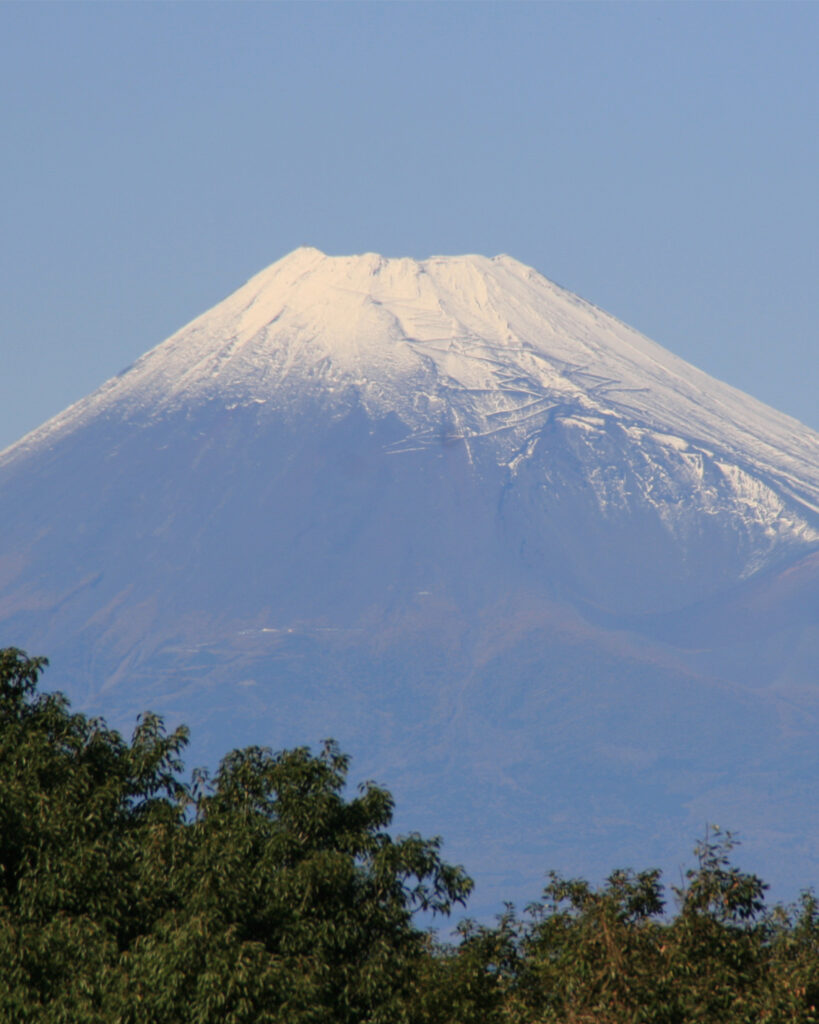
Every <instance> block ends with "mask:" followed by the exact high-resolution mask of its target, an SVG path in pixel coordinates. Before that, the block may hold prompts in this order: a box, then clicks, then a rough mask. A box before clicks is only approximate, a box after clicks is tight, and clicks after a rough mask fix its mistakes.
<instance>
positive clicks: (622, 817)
mask: <svg viewBox="0 0 819 1024" xmlns="http://www.w3.org/2000/svg"><path fill="white" fill-rule="evenodd" d="M0 521H1V522H2V523H3V527H4V529H3V534H2V537H0V624H2V626H3V633H4V636H5V637H6V639H7V642H8V643H15V644H17V645H18V646H24V647H27V648H28V649H30V650H31V651H33V652H34V653H46V654H49V655H51V656H52V659H53V660H54V662H55V668H56V672H57V674H59V673H60V672H62V673H64V677H65V681H64V682H62V681H61V685H63V686H64V687H65V688H67V689H69V691H71V692H73V693H74V694H75V695H78V694H79V695H81V696H82V698H83V700H84V701H85V702H86V706H87V707H89V708H93V709H94V710H100V711H104V712H106V713H108V714H113V715H115V716H116V715H120V716H122V717H123V718H126V717H127V716H128V715H129V714H131V713H132V712H133V711H135V710H141V709H142V708H143V707H145V706H148V705H153V706H154V707H155V708H156V709H157V710H160V711H164V712H166V713H167V714H168V715H169V716H170V717H172V718H176V717H179V718H182V719H183V720H188V721H190V722H191V723H192V724H193V726H194V728H195V730H196V729H197V728H200V729H201V730H202V732H203V734H204V735H203V744H204V745H203V750H205V751H206V752H208V753H209V752H211V751H212V749H213V748H215V749H219V750H221V749H223V747H224V745H225V742H226V741H227V740H228V739H229V740H230V741H231V742H236V743H244V742H249V741H250V740H251V739H253V740H259V741H260V742H271V743H273V744H274V745H292V744H294V743H301V742H310V741H316V740H318V739H320V738H321V737H322V736H325V735H335V736H337V737H338V738H339V739H340V740H341V741H342V743H343V744H345V743H346V745H347V746H348V747H350V748H351V749H352V752H353V753H354V754H356V755H358V756H359V757H362V758H364V760H365V763H366V764H367V765H370V766H371V767H372V772H373V774H375V775H377V776H378V777H382V778H384V781H386V782H388V783H390V784H392V786H393V788H394V789H395V790H396V792H397V794H398V796H399V799H400V798H401V797H402V793H403V792H406V793H408V794H410V800H409V806H410V810H411V809H412V801H413V800H415V801H416V804H417V805H420V806H422V807H427V804H426V803H425V801H428V797H429V793H430V791H431V787H439V788H440V792H441V797H440V802H441V807H442V808H445V811H444V814H443V817H444V819H445V820H444V821H442V822H440V823H438V821H437V819H436V818H434V816H433V820H431V821H428V822H427V823H426V824H424V828H427V827H431V828H432V829H433V830H437V831H442V832H444V833H445V834H448V833H449V832H450V827H449V825H450V822H455V823H456V824H455V826H454V827H455V831H456V838H457V841H458V842H460V843H461V844H462V846H463V848H464V850H466V851H467V852H465V853H464V854H463V856H464V858H465V859H466V860H467V863H468V866H470V867H471V866H473V865H474V862H470V854H469V850H470V849H471V848H472V847H470V844H472V846H473V847H474V845H475V835H476V832H475V829H478V831H479V832H480V831H481V829H483V828H484V825H480V826H479V825H476V824H475V818H474V813H479V812H477V811H474V813H473V811H470V808H473V810H474V798H473V797H470V796H469V795H468V793H467V790H469V789H470V787H471V786H474V785H477V784H478V782H480V784H481V785H483V786H484V787H485V792H486V793H487V794H488V795H487V800H488V805H487V806H488V807H489V808H490V809H489V810H488V811H486V812H485V814H486V815H488V816H487V817H486V822H485V827H486V828H488V829H489V831H490V832H491V833H492V834H493V837H494V838H493V839H492V842H493V843H498V842H500V843H501V845H503V840H502V839H498V838H497V836H496V835H495V833H496V832H497V826H498V823H499V822H500V821H505V822H506V825H505V826H504V828H506V829H507V832H508V835H509V836H512V835H516V834H518V833H519V832H520V830H521V829H522V828H523V827H524V826H523V823H524V821H525V819H526V818H527V816H529V815H531V814H533V813H534V814H537V815H539V816H540V820H541V821H542V823H543V829H544V830H545V833H548V832H549V828H548V827H547V826H548V824H549V822H551V823H552V825H553V827H554V828H553V833H554V834H553V835H552V839H551V841H552V842H553V843H554V844H555V849H557V850H559V849H563V848H564V847H565V848H566V849H568V846H567V845H566V844H570V843H571V841H572V838H571V829H568V831H567V828H568V826H567V825H566V822H574V825H575V827H576V828H579V829H580V832H581V833H582V834H584V835H586V836H587V839H588V835H589V830H591V834H593V835H594V836H596V837H597V838H598V840H599V841H600V843H603V842H604V839H605V837H606V836H607V835H608V834H609V833H607V831H606V829H607V827H608V826H606V825H605V821H606V820H608V817H607V813H608V812H607V811H605V810H604V808H603V806H602V804H606V806H609V809H611V807H612V806H616V807H619V808H620V809H619V810H618V811H617V812H616V813H615V814H614V816H615V818H616V819H617V822H618V823H619V824H617V825H616V826H612V828H614V829H615V831H617V830H618V829H621V828H622V829H626V831H628V830H629V829H632V830H634V829H636V830H637V832H636V833H635V834H637V833H639V830H640V829H641V828H644V827H648V826H647V825H646V821H647V817H646V816H647V815H648V814H649V808H650V813H651V815H654V816H656V815H657V814H659V815H660V816H661V818H662V819H663V820H664V821H666V822H667V828H666V832H665V833H664V832H663V829H662V828H660V829H659V833H658V832H657V830H656V829H655V831H654V832H653V833H652V834H663V835H665V834H666V833H669V830H671V831H673V830H674V829H677V830H678V829H679V821H680V816H681V815H682V816H683V817H684V816H685V814H688V813H689V811H690V808H692V807H696V809H697V810H696V814H697V815H699V814H700V812H702V813H706V812H707V814H706V816H710V815H711V809H712V807H713V804H709V803H708V802H707V801H705V802H703V800H704V797H703V793H705V792H708V791H709V786H710V787H711V790H710V791H712V792H718V793H721V794H723V796H721V797H719V799H715V803H716V804H717V805H718V806H716V807H713V814H714V816H716V815H718V814H720V813H721V812H720V807H721V806H722V805H721V804H720V800H722V801H723V803H724V802H725V800H724V799H723V797H724V794H725V793H727V792H729V791H730V792H732V793H733V792H734V791H733V790H731V789H730V786H728V778H729V776H733V783H732V784H736V782H737V778H736V776H737V773H738V772H739V771H741V766H742V765H745V766H746V767H747V765H749V764H750V763H751V762H752V761H753V763H754V764H756V765H763V766H764V770H765V771H766V772H768V773H769V775H768V776H767V777H770V778H772V777H774V776H775V775H776V772H778V771H780V770H784V769H783V766H784V764H785V760H786V756H787V757H791V758H796V760H797V761H798V758H799V756H801V755H800V754H799V753H798V751H799V750H801V749H802V748H801V747H800V744H801V743H802V742H803V740H802V739H801V738H800V737H803V735H807V734H806V733H804V730H805V728H806V727H807V724H808V723H810V722H812V721H813V718H814V717H815V716H816V707H817V705H816V701H815V689H813V687H815V679H811V678H809V673H808V672H807V668H806V667H807V666H809V665H810V664H812V658H813V655H814V652H815V650H816V648H817V646H819V641H817V639H816V635H815V627H814V626H813V623H814V622H815V619H816V610H817V609H819V583H818V582H817V581H819V555H817V552H819V435H816V434H815V433H813V432H811V431H810V430H809V429H807V428H806V427H804V426H802V425H801V424H799V423H797V422H796V421H795V420H792V419H790V418H788V417H786V416H783V415H781V414H779V413H777V412H775V411H774V410H772V409H769V408H768V407H766V406H764V405H762V404H761V403H759V402H757V401H755V400H753V399H751V398H749V397H748V396H746V395H743V394H741V393H740V392H738V391H736V390H735V389H733V388H731V387H729V386H728V385H726V384H723V383H720V382H718V381H715V380H713V379H712V378H710V377H708V376H707V375H706V374H703V373H702V372H700V371H698V370H696V369H695V368H694V367H692V366H690V365H688V364H687V363H685V362H683V361H682V360H680V359H678V358H677V357H675V356H673V355H672V354H670V353H669V352H667V351H665V350H664V349H662V348H661V347H660V346H658V345H656V344H655V343H654V342H652V341H650V340H648V339H647V338H645V337H644V336H642V335H640V334H639V333H638V332H636V331H634V330H633V329H631V328H629V327H627V326H626V325H624V324H622V323H621V322H619V321H618V320H616V319H614V318H612V317H610V316H608V315H607V314H606V313H604V312H603V311H601V310H599V309H598V308H596V307H595V306H593V305H590V304H589V303H587V302H585V301H583V300H581V299H579V298H578V297H577V296H575V295H572V294H571V293H569V292H567V291H565V290H563V289H561V288H559V287H558V286H557V285H554V284H552V283H551V282H550V281H548V280H547V279H546V278H544V277H542V276H541V275H540V274H538V273H537V272H536V271H534V270H532V269H531V268H529V267H526V266H524V265H523V264H521V263H518V262H517V261H516V260H514V259H512V258H510V257H508V256H497V257H495V258H493V259H488V258H485V257H482V256H460V257H434V258H431V259H428V260H424V261H420V262H416V261H414V260H410V259H384V258H382V257H381V256H377V255H374V254H366V255H363V256H355V257H329V256H325V255H324V254H323V253H321V252H319V251H318V250H316V249H309V248H304V249H298V250H296V251H295V252H293V253H291V254H290V255H289V256H287V257H285V258H284V259H282V260H280V261H279V262H277V263H275V264H273V265H272V266H271V267H269V268H268V269H267V270H264V271H262V272H261V273H260V274H258V275H256V276H255V277H254V278H252V279H251V280H250V281H249V282H248V283H247V284H245V285H244V286H243V287H242V288H240V289H239V290H238V291H237V292H235V293H234V294H233V295H231V296H230V297H229V298H227V299H225V300H224V301H223V302H221V303H220V304H219V305H217V306H215V307H214V308H213V309H211V310H209V311H208V312H206V313H205V314H203V315H202V316H200V317H198V318H197V319H196V320H194V321H193V322H192V323H190V324H188V325H187V326H186V327H184V328H182V329H181V330H180V331H179V332H177V333H176V334H174V335H173V336H172V337H171V338H169V339H168V340H167V341H165V342H163V343H162V344H160V345H158V346H157V347H156V348H154V349H152V350H151V351H149V352H148V353H146V354H145V355H144V356H142V357H141V358H140V359H139V360H137V362H136V363H134V364H133V365H132V366H131V367H129V368H128V369H127V370H126V371H124V372H123V373H122V374H120V375H119V376H117V377H115V378H113V379H112V380H110V381H108V382H107V383H105V384H104V385H103V386H102V387H101V388H100V389H98V390H97V391H96V392H94V393H93V394H91V395H90V396H88V397H87V398H85V399H83V400H82V401H80V402H78V403H77V404H75V405H73V406H71V407H70V408H69V409H67V410H66V411H65V412H63V413H62V414H60V415H59V416H57V417H55V418H54V419H52V420H50V421H49V422H47V423H46V424H44V425H43V426H42V427H40V428H39V429H38V430H35V431H33V432H32V433H31V434H29V435H27V436H26V437H24V438H23V439H22V440H21V441H19V442H18V443H17V444H16V445H13V446H12V447H11V448H8V449H6V451H5V452H3V453H2V454H0ZM52 677H55V673H52ZM738 722H742V723H744V729H745V733H744V736H737V735H736V734H735V733H731V734H730V736H729V735H727V733H726V730H727V731H730V730H731V729H733V728H735V727H736V725H737V723H738ZM195 735H196V732H195ZM512 740H514V742H510V741H512ZM804 742H805V743H806V744H807V740H805V741H804ZM209 743H210V744H212V746H210V747H209V746H208V744H209ZM714 743H717V744H718V745H719V753H718V754H717V755H716V762H717V764H718V765H721V767H718V768H715V767H714V757H715V755H714V751H713V744H714ZM804 749H805V755H804V756H806V757H807V756H808V754H807V751H808V746H807V745H806V746H805V748H804ZM810 749H811V750H812V747H811V748H810ZM752 751H753V753H752ZM709 752H710V753H709ZM709 756H710V761H709V762H708V767H707V768H706V767H705V766H704V765H703V764H702V763H701V762H702V759H703V758H708V757H709ZM669 757H670V758H671V761H670V762H667V763H665V762H666V761H667V758H669ZM675 758H676V761H675V760H674V759H675ZM749 758H750V759H751V760H749ZM754 758H755V760H754ZM766 759H767V760H766ZM663 763H665V768H662V770H661V766H662V764H663ZM578 765H580V766H584V765H585V767H581V768H577V772H579V774H577V776H576V777H575V775H574V774H573V772H574V770H575V769H574V768H573V767H572V766H575V768H576V767H577V766H578ZM674 765H676V768H675V767H674ZM425 766H428V770H427V767H425ZM738 766H740V767H738ZM760 770H761V769H760ZM618 772H619V773H620V774H619V775H618ZM709 772H710V774H709ZM715 772H716V775H715ZM544 773H546V775H548V776H549V777H551V778H553V779H554V778H558V779H560V780H562V782H561V786H562V789H561V793H560V795H559V796H554V803H553V804H550V803H549V800H548V799H546V800H545V803H544V797H543V794H542V793H541V792H540V787H541V786H542V782H543V779H544V777H545V776H544ZM612 773H613V774H612ZM664 773H665V774H664ZM698 773H699V774H698ZM703 773H704V774H703ZM720 773H722V774H720ZM771 773H772V774H771ZM717 776H718V777H719V779H720V780H721V781H720V782H718V781H716V780H717ZM706 777H707V778H708V779H709V780H710V781H709V782H708V783H707V784H705V783H703V778H706ZM613 778H619V779H620V781H621V783H622V786H623V789H622V793H620V796H619V798H618V799H619V803H618V799H614V797H613V796H612V794H611V792H610V790H611V786H612V784H613V783H612V779H613ZM685 779H688V782H685V781H681V780H685ZM433 780H434V781H433ZM658 780H659V781H658ZM629 785H630V786H631V787H632V790H633V792H634V793H635V794H640V793H641V794H643V795H642V796H635V798H634V799H635V803H634V806H633V807H631V806H630V804H629V801H628V799H627V798H626V796H625V794H626V792H627V791H629ZM743 785H746V789H745V790H743V792H745V793H746V795H747V793H748V792H749V790H748V789H747V782H745V783H743ZM596 786H597V787H598V788H597V789H595V787H596ZM703 786H705V788H703ZM641 787H642V788H641ZM720 787H722V788H720ZM726 787H727V788H726ZM615 788H616V787H615ZM751 790H753V787H751ZM607 792H608V793H609V796H608V797H604V796H601V793H602V794H605V793H607ZM754 792H755V791H754ZM413 794H414V795H413ZM734 796H736V794H734ZM757 796H758V797H759V800H761V801H762V803H763V804H765V801H766V800H768V796H764V795H760V794H756V796H754V798H753V799H751V800H750V803H748V801H747V799H746V804H747V806H746V808H745V811H742V812H741V815H740V816H742V814H744V815H745V817H744V818H743V820H742V821H738V822H737V821H734V822H732V823H734V824H737V825H739V826H742V825H743V823H744V822H745V821H746V820H747V821H751V820H752V819H753V820H756V819H755V815H756V818H759V820H763V821H764V822H765V823H766V824H765V826H764V827H765V828H766V829H769V827H770V821H769V820H768V818H765V815H764V813H762V812H759V813H757V811H755V810H754V807H755V806H756V803H758V802H759V801H758V800H757ZM611 799H614V803H613V804H610V800H611ZM787 799H788V798H787V797H786V796H785V797H783V798H782V801H784V804H787ZM601 800H602V804H601V803H600V801H601ZM641 800H642V801H643V802H642V803H641ZM698 800H699V801H700V802H699V803H698V802H697V801H698ZM624 801H625V802H624ZM782 801H777V806H779V807H781V806H782V805H783V804H782ZM728 803H729V805H730V806H734V807H736V806H737V801H736V799H733V800H728ZM740 805H741V801H740ZM765 806H767V804H765ZM455 807H457V808H459V810H458V811H457V813H455V812H454V811H453V808H455ZM595 807H596V808H597V810H594V808H595ZM427 809H428V808H427ZM746 812H747V813H746ZM480 813H484V812H480ZM612 813H614V812H612ZM760 814H761V815H762V817H761V818H760ZM695 816H696V815H695ZM578 817H579V818H581V819H582V822H583V823H582V824H580V823H579V822H578ZM458 823H460V824H458ZM699 824H700V818H699V817H697V818H696V824H695V827H698V826H699ZM539 827H540V826H539ZM652 827H653V826H652ZM749 831H750V829H749ZM784 832H787V828H784ZM502 833H503V829H501V834H502ZM545 833H544V834H543V835H542V834H541V833H540V832H538V830H537V829H535V832H534V833H533V838H532V840H531V843H532V846H531V851H532V852H531V856H532V857H534V855H535V854H534V848H535V847H536V846H537V843H538V842H545V841H546V838H544V835H545ZM618 834H619V833H618ZM538 837H539V838H538ZM561 843H562V844H563V846H561ZM590 845H591V846H593V845H594V844H593V843H591V844H590ZM660 846H661V847H662V843H660ZM663 849H664V847H663ZM660 852H661V853H662V850H661V851H660ZM493 856H494V855H493ZM497 856H498V857H499V858H500V859H501V860H502V859H503V856H502V855H501V854H500V853H498V855H497ZM504 856H505V855H504ZM525 856H526V857H529V856H530V853H527V854H526V855H525ZM546 856H547V853H543V857H546ZM496 859H497V858H496ZM631 859H632V860H634V861H635V862H637V861H639V860H641V858H639V857H631ZM546 866H548V865H547V864H545V863H544V864H543V867H544V868H545V867H546ZM557 866H559V864H558V865H557ZM636 866H642V863H636ZM476 870H478V872H479V873H480V871H479V868H476ZM520 870H521V871H524V873H525V870H524V869H523V868H521V869H520ZM801 874H803V872H800V875H801ZM532 895H534V893H532V892H529V893H528V896H532Z"/></svg>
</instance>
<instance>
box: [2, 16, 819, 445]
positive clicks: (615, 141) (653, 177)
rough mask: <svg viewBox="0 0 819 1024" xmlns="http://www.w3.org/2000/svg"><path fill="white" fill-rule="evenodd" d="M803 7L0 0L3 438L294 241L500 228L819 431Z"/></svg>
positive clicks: (476, 248)
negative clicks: (29, 0) (29, 1)
mask: <svg viewBox="0 0 819 1024" xmlns="http://www.w3.org/2000/svg"><path fill="white" fill-rule="evenodd" d="M817 49H819V5H814V4H797V3H781V2H777V3H754V4H750V3H736V4H716V3H703V4H696V5H695V4H677V3H644V4H621V3H617V2H613V3H594V2H592V3H582V4H578V3H565V4H564V3H551V4H543V5H538V4H516V3H508V4H472V3H452V4H448V3H443V4H402V5H393V4H379V3H361V4H323V3H316V4H299V3H294V4H287V3H284V4H275V5H264V4H246V5H232V4H227V3H214V4H197V5H184V4H151V5H140V4H131V5H122V4H91V3H73V4H57V3H41V4H34V5H33V4H26V3H6V4H3V5H0V85H1V86H2V90H3V95H4V97H5V99H4V104H3V108H2V110H0V127H2V132H3V138H4V140H5V141H6V146H5V154H4V160H3V161H2V162H0V197H2V198H0V230H1V231H2V237H3V245H2V249H0V251H2V260H3V262H2V274H0V280H2V285H0V287H2V310H3V316H2V321H0V448H3V447H5V446H6V445H8V444H11V443H13V442H14V441H15V440H17V439H18V438H19V437H21V436H22V435H23V434H24V433H26V432H27V431H29V430H31V429H33V428H34V427H36V426H38V425H39V424H40V423H41V422H43V421H44V420H46V419H47V418H49V417H50V416H52V415H54V414H56V413H58V412H59V411H61V410H62V409H63V408H65V407H66V406H67V405H69V404H70V403H71V402H73V401H75V400H77V399H79V398H81V397H83V396H84V395H85V394H87V393H89V392H90V391H92V390H93V389H94V388H96V387H97V386H99V384H101V383H102V382H103V381H104V380H105V379H106V378H108V377H110V376H112V375H113V374H115V373H117V372H118V371H120V370H121V369H122V368H123V367H124V366H126V365H128V364H129V363H130V362H132V361H133V360H134V359H135V358H136V357H138V356H139V355H141V354H142V353H143V352H145V351H147V350H148V349H150V348H152V347H153V346H154V345H156V344H158V343H159V342H160V341H162V340H163V339H164V338H166V337H167V336H168V335H170V334H171V333H173V331H175V330H177V329H178V328H179V327H181V326H182V325H183V324H184V323H185V322H187V321H188V320H190V319H192V318H193V317H194V316H196V315H198V314H199V313H201V312H203V311H204V310H205V309H207V308H208V307H210V306H212V305H214V304H215V303H216V302H218V301H220V300H221V299H222V298H224V297H225V296H226V295H228V294H229V293H230V292H232V291H233V290H235V288H237V287H238V286H239V285H241V284H242V283H243V282H244V281H245V280H246V279H248V278H249V277H250V276H252V275H253V274H254V273H256V272H258V271H259V270H261V269H262V268H263V267H265V266H267V265H268V264H270V263H272V262H274V261H275V260H277V259H278V258H280V257H281V256H283V255H284V254H285V253H287V252H289V251H290V250H292V249H294V248H296V247H297V246H299V245H302V244H310V245H315V246H317V247H318V248H320V249H322V250H323V251H326V252H328V253H330V254H345V253H357V252H364V251H375V252H380V253H382V254H384V255H386V256H400V255H408V256H413V257H415V258H424V257H426V256H429V255H433V254H438V253H441V254H457V253H463V252H478V253H482V254H484V255H487V256H494V255H496V254H497V253H501V252H506V253H509V254H510V255H511V256H513V257H515V258H516V259H518V260H520V261H522V262H524V263H527V264H530V265H532V266H534V267H535V268H536V269H537V270H538V271H540V272H541V273H543V274H544V275H545V276H547V277H548V278H550V279H552V280H554V281H555V282H556V283H558V284H560V285H561V286H563V287H565V288H568V289H570V290H571V291H573V292H576V293H578V294H579V295H581V296H582V297H583V298H585V299H588V300H589V301H591V302H593V303H594V304H596V305H598V306H600V307H602V308H603V309H605V310H606V311H607V312H610V313H612V314H613V315H615V316H617V317H618V318H620V319H622V320H624V321H625V322H626V323H628V324H630V325H631V326H633V327H635V328H637V329H638V330H640V331H642V332H643V333H644V334H646V335H648V336H649V337H651V338H652V339H653V340H654V341H656V342H658V343H659V344H661V345H663V346H664V347H666V348H668V349H670V350H671V351H672V352H674V353H675V354H677V355H679V356H681V357H682V358H684V359H686V360H688V361H689V362H692V363H694V364H695V365H696V366H698V367H700V368H701V369H703V370H705V371H706V372H708V373H710V374H712V375H713V376H716V377H717V378H719V379H722V380H725V381H727V382H728V383H730V384H732V385H734V386H735V387H739V388H741V389H743V390H745V391H748V392H749V393H751V394H753V395H754V396H755V397H758V398H760V399H762V400H763V401H765V402H768V403H769V404H771V405H773V406H774V407H776V408H777V409H779V410H781V411H782V412H785V413H788V414H790V415H792V416H795V417H797V418H798V419H800V420H802V421H803V422H804V423H806V424H807V425H808V426H811V427H813V428H814V429H819V401H817V397H816V391H817V389H816V384H815V381H816V378H817V376H819V374H818V373H817V370H819V354H818V351H819V350H818V349H817V331H816V325H817V323H819V288H817V287H816V282H817V276H819V275H818V274H817V271H819V260H817V238H819V201H817V192H816V181H817V180H819V131H817V127H819V67H818V66H817V62H816V61H815V53H816V52H817Z"/></svg>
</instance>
